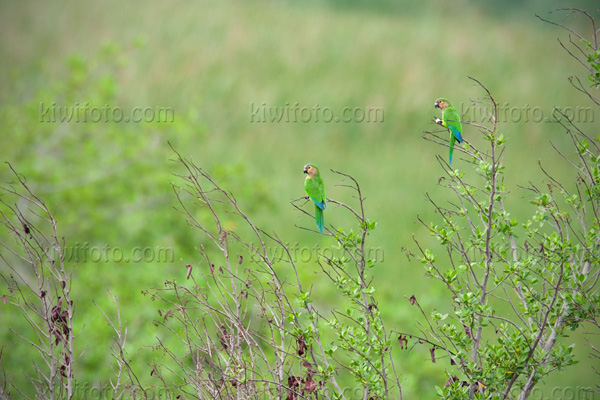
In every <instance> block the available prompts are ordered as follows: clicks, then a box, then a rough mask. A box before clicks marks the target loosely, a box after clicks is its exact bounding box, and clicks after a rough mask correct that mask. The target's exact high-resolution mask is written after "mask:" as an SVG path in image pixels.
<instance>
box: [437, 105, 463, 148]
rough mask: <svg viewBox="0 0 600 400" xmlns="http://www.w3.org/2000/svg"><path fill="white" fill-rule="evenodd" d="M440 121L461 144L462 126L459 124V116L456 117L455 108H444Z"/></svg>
mask: <svg viewBox="0 0 600 400" xmlns="http://www.w3.org/2000/svg"><path fill="white" fill-rule="evenodd" d="M442 120H443V121H444V123H445V125H446V127H447V128H448V129H450V132H452V135H453V136H454V137H455V138H456V140H458V143H462V141H463V138H462V135H461V134H462V124H461V123H460V116H459V115H458V111H456V108H454V107H448V108H446V109H445V110H444V112H443V114H442Z"/></svg>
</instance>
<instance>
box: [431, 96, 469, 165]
mask: <svg viewBox="0 0 600 400" xmlns="http://www.w3.org/2000/svg"><path fill="white" fill-rule="evenodd" d="M435 107H436V108H439V109H440V110H442V119H439V118H436V120H435V122H436V123H438V124H440V125H442V126H443V127H444V128H447V129H448V130H449V131H450V164H452V153H454V142H456V141H457V140H458V143H462V141H463V138H462V136H461V133H462V124H461V123H460V116H459V115H458V111H456V108H455V107H453V106H452V104H450V102H449V101H448V100H447V99H444V98H439V99H437V100H436V101H435Z"/></svg>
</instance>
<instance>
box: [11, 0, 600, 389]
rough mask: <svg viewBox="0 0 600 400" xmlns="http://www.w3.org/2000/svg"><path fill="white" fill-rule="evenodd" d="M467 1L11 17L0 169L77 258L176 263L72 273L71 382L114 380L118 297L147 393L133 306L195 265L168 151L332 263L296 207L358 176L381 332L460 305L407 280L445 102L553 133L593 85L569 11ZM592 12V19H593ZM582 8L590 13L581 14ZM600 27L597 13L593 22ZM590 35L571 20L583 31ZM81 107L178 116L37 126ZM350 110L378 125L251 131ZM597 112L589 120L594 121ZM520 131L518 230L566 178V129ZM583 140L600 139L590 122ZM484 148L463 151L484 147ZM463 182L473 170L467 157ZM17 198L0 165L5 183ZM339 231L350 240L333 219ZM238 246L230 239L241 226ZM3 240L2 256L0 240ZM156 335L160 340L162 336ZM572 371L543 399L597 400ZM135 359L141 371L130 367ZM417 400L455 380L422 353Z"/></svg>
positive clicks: (309, 266)
mask: <svg viewBox="0 0 600 400" xmlns="http://www.w3.org/2000/svg"><path fill="white" fill-rule="evenodd" d="M486 4H487V3H477V4H476V3H475V2H468V1H460V2H441V1H435V2H432V3H429V4H427V5H419V6H416V5H412V6H409V5H408V4H407V3H405V4H402V5H397V4H395V3H393V2H388V1H381V2H359V1H352V2H348V3H344V2H341V1H323V2H320V1H311V2H308V3H305V4H297V3H295V2H288V1H267V0H259V1H232V0H223V1H219V2H208V1H199V2H194V3H192V2H183V1H175V2H169V3H165V2H158V1H151V2H130V3H124V4H122V3H120V2H116V1H113V0H110V1H107V2H75V1H66V2H63V3H62V4H61V5H57V4H52V3H50V2H39V1H35V2H25V3H22V2H3V3H2V5H0V9H1V10H2V12H1V13H0V32H1V33H2V35H1V38H0V131H1V135H2V138H3V139H2V145H1V146H0V160H2V161H9V162H10V163H11V164H12V165H13V166H14V167H15V168H16V169H17V170H18V171H19V172H20V173H21V174H23V175H25V176H26V177H27V180H28V183H29V184H30V185H31V186H32V188H33V189H34V190H36V192H37V193H38V194H39V195H41V196H43V197H44V198H46V199H47V200H48V201H49V203H50V204H52V206H53V207H54V209H55V210H56V215H57V217H58V221H59V223H60V224H61V228H62V234H63V235H65V237H66V239H67V244H68V246H70V247H71V248H74V249H80V251H83V250H82V248H83V247H82V246H84V244H85V243H88V244H89V246H91V247H98V248H101V247H103V246H106V245H108V246H109V247H110V248H116V247H119V248H121V249H123V252H124V253H126V254H129V253H130V252H131V251H132V249H135V248H146V247H149V248H152V249H156V248H163V249H166V248H168V249H172V250H173V257H172V258H170V259H169V260H168V261H167V262H161V261H158V262H142V263H133V262H130V263H126V262H115V260H108V261H106V260H102V261H100V262H96V263H94V262H90V261H89V260H88V262H85V261H82V260H81V258H82V254H81V253H78V254H79V257H80V260H79V262H78V263H77V265H76V267H75V274H74V279H75V281H74V291H75V296H76V298H77V303H76V307H77V309H76V310H77V311H76V312H77V318H78V320H77V324H78V325H77V326H78V328H79V329H80V332H81V333H80V336H79V338H78V340H77V346H78V352H81V351H84V349H85V354H84V356H83V357H82V358H81V360H80V361H79V364H78V367H77V368H78V369H77V373H76V377H77V379H78V380H81V381H85V382H99V381H103V382H106V381H107V380H108V378H109V377H110V376H111V362H112V359H111V357H110V354H109V348H110V345H111V337H112V332H111V330H110V328H109V327H108V326H106V323H105V321H104V320H103V317H102V315H101V314H100V313H99V311H98V310H97V309H96V308H95V307H94V306H93V304H92V302H91V300H92V299H94V300H95V301H96V302H98V304H100V305H101V306H102V307H103V308H105V309H109V310H110V307H111V303H110V298H109V295H108V293H107V289H110V290H111V291H112V292H113V293H114V294H116V295H117V296H118V297H119V298H120V304H121V308H122V314H123V319H124V320H126V321H127V324H128V326H129V342H128V348H129V349H130V352H131V355H132V358H133V359H134V366H135V368H139V369H140V371H142V372H141V374H140V376H142V377H144V379H149V371H148V370H147V369H148V367H147V366H146V364H145V361H147V360H148V359H149V357H152V355H151V354H148V352H144V351H140V352H138V351H137V350H138V349H140V348H142V347H143V346H149V345H152V344H153V343H154V340H155V337H157V336H161V335H164V334H165V333H164V332H161V331H159V330H157V329H156V328H155V327H154V325H153V324H152V320H153V319H154V318H156V317H157V314H156V308H155V306H154V304H153V303H152V302H151V301H150V300H149V299H148V298H146V297H145V296H143V295H142V294H141V291H142V290H143V289H145V288H148V287H160V286H161V285H162V282H163V281H164V280H167V279H176V280H183V279H184V277H185V272H186V270H185V267H184V266H185V264H186V263H190V262H191V263H194V262H196V263H197V262H199V260H198V258H197V254H196V253H195V250H194V248H195V246H198V245H199V243H200V242H201V240H202V239H201V238H200V236H199V232H195V231H192V230H190V229H189V227H188V226H187V225H186V221H185V218H183V216H181V215H180V214H179V213H177V212H176V211H175V210H174V209H173V206H174V205H175V200H174V196H173V194H172V189H171V187H170V182H171V181H173V180H175V179H176V178H175V177H174V176H173V174H174V173H178V172H181V171H180V168H179V166H178V165H177V164H175V163H174V162H173V158H174V157H173V152H172V151H171V149H170V148H169V146H168V144H167V142H170V143H171V144H172V145H173V147H174V148H175V149H177V150H178V151H180V152H181V153H182V155H183V156H185V157H190V158H191V159H192V160H193V161H194V162H195V163H196V164H198V165H199V166H201V167H203V168H204V169H206V170H207V171H208V172H210V173H211V174H213V175H214V177H215V178H216V179H217V180H219V181H220V182H222V184H223V186H224V187H226V188H227V189H229V190H231V191H232V192H234V194H235V195H236V197H237V199H238V200H239V202H240V204H241V205H242V207H244V209H245V210H246V211H247V213H248V214H249V215H251V217H252V218H253V220H254V221H255V223H256V224H257V225H258V226H260V227H262V228H264V229H265V230H267V231H273V232H277V234H279V235H280V236H281V238H282V239H283V240H284V241H285V242H289V243H299V244H300V246H309V247H312V245H313V244H314V243H315V242H317V243H319V244H320V245H321V246H331V245H332V243H331V242H330V240H328V239H327V238H321V237H317V236H316V235H314V234H312V233H309V232H306V231H304V230H300V229H298V228H296V227H295V226H294V225H295V224H296V225H301V226H305V227H306V226H308V227H312V222H311V221H309V220H308V219H306V218H304V217H300V216H299V214H298V212H297V211H295V210H294V209H293V207H292V206H291V205H290V201H291V200H292V199H296V198H298V197H300V196H302V195H303V194H304V193H303V179H304V176H303V174H302V167H303V165H304V164H306V163H307V162H312V163H314V164H316V165H318V166H320V167H321V169H322V170H324V171H325V173H324V179H325V183H326V184H327V190H328V197H331V198H334V199H335V198H341V199H343V198H344V197H345V196H347V192H346V191H344V189H343V188H340V187H337V186H335V185H336V184H339V183H340V181H339V179H338V178H337V177H336V176H335V175H334V174H332V173H331V172H329V169H334V170H338V171H343V172H346V173H349V174H351V175H352V176H354V177H355V178H356V179H357V180H358V181H359V182H360V183H361V185H362V189H363V192H364V193H365V194H366V197H367V207H368V209H367V213H368V214H369V216H370V218H372V219H375V220H377V221H378V222H379V224H378V229H377V230H376V231H375V232H374V233H373V234H372V235H371V239H370V240H371V245H372V246H375V247H381V249H383V255H384V260H383V263H382V264H381V265H380V267H379V269H378V271H377V273H376V276H375V286H376V287H377V288H378V292H377V296H378V299H379V301H380V303H381V304H380V308H381V310H382V312H383V314H384V315H385V319H386V320H387V321H389V322H388V324H389V326H390V327H392V328H394V329H403V330H407V331H410V330H413V331H414V330H416V318H417V314H416V312H415V311H414V310H413V309H411V308H410V307H409V305H408V302H407V301H406V298H407V297H410V296H411V295H412V294H414V293H418V294H420V296H421V298H422V299H421V303H422V304H423V305H424V306H425V307H427V308H434V307H438V308H441V307H444V304H445V303H447V302H448V301H449V299H448V298H447V297H442V296H443V295H444V296H445V293H444V291H443V290H442V288H441V287H440V286H439V285H437V284H436V283H434V282H432V281H431V280H429V279H427V278H425V277H424V276H423V275H424V272H423V269H422V267H421V265H419V264H416V263H409V262H407V259H406V256H405V255H404V253H403V251H402V247H409V248H414V246H413V242H412V236H413V235H414V236H415V237H416V238H417V239H418V240H419V241H420V242H422V243H423V244H424V246H436V243H434V242H431V240H430V238H429V237H428V235H427V232H426V231H425V230H424V229H423V228H422V227H421V226H419V225H418V224H416V223H415V221H416V218H417V215H419V216H421V218H423V219H424V220H426V221H427V220H432V219H435V214H434V213H433V211H432V209H431V207H430V206H428V204H427V203H426V201H425V193H429V194H431V195H432V197H434V198H438V199H440V200H443V199H445V198H447V197H448V196H449V193H447V192H446V191H444V190H441V189H440V188H439V187H438V186H437V180H438V178H439V177H440V176H441V175H442V171H441V169H440V167H439V165H438V164H437V162H436V161H435V156H436V155H437V154H441V155H442V156H444V157H446V153H447V150H446V149H445V148H441V147H438V146H436V145H434V144H432V143H430V142H427V141H425V140H423V139H422V132H423V131H424V130H428V129H434V128H435V126H434V125H433V124H432V122H431V121H432V118H433V117H434V116H436V115H437V114H438V113H439V111H438V110H436V109H434V107H433V102H434V100H435V99H436V98H437V97H440V96H445V97H448V98H449V99H451V100H452V101H453V103H454V104H455V105H459V104H463V105H464V106H468V105H469V99H470V98H479V97H481V96H482V95H483V93H482V91H481V90H480V88H478V87H477V86H476V85H474V84H473V82H472V81H471V80H469V79H468V78H467V77H468V76H471V77H475V78H477V79H478V80H479V81H481V82H482V83H484V84H485V85H486V86H487V87H488V88H489V89H490V91H491V92H492V94H493V95H494V96H495V98H496V99H497V100H498V101H499V102H500V103H501V104H503V103H504V102H508V104H509V106H510V107H512V109H516V110H525V109H527V108H532V107H538V108H539V110H541V112H542V113H543V115H544V118H545V117H547V116H550V114H551V111H552V109H553V107H554V106H558V107H562V108H565V107H571V108H572V109H577V107H578V106H587V105H588V104H587V103H586V101H585V99H584V98H582V96H580V95H578V94H577V92H576V91H575V90H574V89H573V88H572V87H571V86H570V85H569V82H568V80H567V77H568V76H570V75H573V74H576V73H580V72H581V73H582V74H583V71H582V70H581V68H580V66H579V65H578V64H577V63H576V62H575V61H572V60H571V59H569V57H568V55H566V54H565V53H564V52H563V51H562V49H560V46H559V45H558V43H557V41H556V37H558V36H560V35H563V32H560V31H559V30H558V29H557V28H555V27H551V26H548V25H545V24H542V23H541V22H540V21H539V20H538V19H536V18H535V16H534V13H535V12H538V13H540V14H546V13H547V12H548V11H550V10H552V9H553V8H555V7H554V6H558V5H560V4H562V3H560V4H559V2H556V4H555V3H553V2H548V3H542V2H536V3H532V4H530V5H528V6H523V5H520V4H519V3H517V2H514V3H510V4H509V5H507V6H506V9H504V8H503V10H502V12H498V9H497V6H492V5H486ZM583 5H584V6H585V5H586V4H583ZM587 5H589V4H587ZM596 16H598V15H596ZM577 22H578V21H574V23H577ZM76 102H79V104H83V103H85V102H89V104H90V105H91V106H97V107H101V106H103V105H104V104H110V105H112V106H118V107H120V108H122V109H123V110H131V109H133V108H134V107H151V108H156V107H168V108H171V109H172V110H173V111H174V119H173V121H172V122H164V123H161V122H149V123H115V122H108V123H76V122H71V123H52V122H43V121H42V122H40V103H43V104H44V105H46V106H47V105H51V104H52V103H56V105H58V106H60V105H73V104H75V103H76ZM295 102H298V104H299V107H308V108H312V107H313V106H315V105H319V106H320V107H329V108H331V109H332V110H334V112H335V113H340V110H342V109H343V108H344V107H351V108H355V107H359V108H363V109H366V108H368V107H375V108H380V109H382V110H383V113H384V114H383V115H384V119H383V121H381V122H372V123H368V122H361V123H359V122H351V123H344V122H340V123H335V122H330V123H326V122H322V121H320V122H316V121H314V120H311V121H310V122H306V123H302V122H298V123H291V122H290V123H286V122H278V123H277V122H275V123H272V122H256V121H254V122H253V121H252V110H253V109H255V108H253V107H260V106H261V105H262V104H263V103H264V104H266V105H267V106H272V107H282V106H286V104H288V103H289V104H291V105H293V104H294V103H295ZM596 111H597V110H596ZM524 113H525V111H523V114H520V115H521V117H520V118H518V117H517V115H516V114H509V115H508V116H507V121H501V123H502V124H501V131H502V132H503V133H504V135H505V136H506V137H508V138H509V144H508V148H507V152H506V165H507V171H506V185H507V188H508V189H509V190H510V191H512V192H515V196H513V198H512V202H509V206H510V207H512V213H513V214H514V215H517V216H525V215H528V214H530V213H531V212H532V209H531V208H529V204H528V202H527V201H526V200H525V199H524V198H523V196H524V194H523V196H522V195H520V194H518V191H519V189H518V186H519V185H525V184H526V183H527V182H528V181H534V182H543V178H542V176H541V174H540V172H539V170H538V168H537V163H538V160H539V161H541V162H542V163H544V164H546V165H548V166H549V168H550V169H551V170H552V171H553V172H554V173H555V174H557V176H558V177H570V176H572V175H571V174H570V171H565V170H564V168H562V167H561V165H560V164H559V163H557V162H556V160H557V159H558V158H557V156H556V154H555V151H554V150H553V148H552V146H551V144H550V142H552V143H554V144H555V145H556V146H557V147H567V146H568V139H567V137H566V136H565V135H563V134H562V131H561V129H560V127H559V126H557V124H552V123H545V122H539V123H538V122H534V121H533V120H532V118H529V121H525V119H526V118H525V114H524ZM593 117H595V118H592V119H593V120H589V121H588V122H587V123H583V124H582V126H583V127H587V128H588V129H589V128H591V129H595V130H596V131H597V129H598V127H600V125H599V123H598V120H597V118H600V116H597V115H596V116H593ZM478 135H479V134H478V132H477V130H475V129H473V128H472V127H466V129H465V132H464V136H465V137H466V138H468V140H469V141H471V142H473V143H474V144H475V145H482V144H483V143H482V142H483V141H482V140H480V139H479V137H478ZM454 166H455V167H456V168H459V169H462V168H464V167H465V166H466V163H464V162H463V161H461V160H460V156H459V155H458V152H455V164H454ZM8 180H12V178H11V176H10V174H9V171H8V169H7V168H6V167H2V168H1V169H0V181H2V182H6V181H8ZM326 221H327V223H331V224H333V225H344V226H347V225H348V221H347V220H344V219H343V218H342V217H341V216H340V215H338V214H336V212H335V209H334V208H331V209H329V210H328V212H327V214H326ZM233 228H235V227H233ZM0 240H4V238H2V237H0ZM303 268H304V269H303V276H302V279H303V280H304V281H306V282H307V283H310V284H314V289H313V293H315V296H316V299H317V300H318V301H320V302H322V303H323V305H324V306H329V305H330V303H331V301H332V298H333V297H332V296H333V295H334V293H333V291H332V289H329V288H326V287H325V285H324V284H323V282H322V280H321V281H319V280H318V279H317V278H318V275H317V271H318V267H317V266H316V265H315V263H314V260H313V262H308V263H305V265H304V266H303ZM0 307H2V313H1V314H2V326H3V328H2V329H1V330H0V341H1V342H2V343H3V344H5V345H7V349H10V351H8V350H5V352H4V354H3V358H2V365H3V367H4V368H5V369H6V370H7V371H12V372H13V373H14V375H13V380H14V381H15V382H21V383H22V382H24V381H25V380H24V378H23V376H22V375H21V374H20V373H19V372H18V371H20V370H21V369H25V368H28V365H29V362H28V354H30V353H31V351H32V350H31V349H30V348H29V347H28V346H26V345H24V344H22V343H21V342H18V341H17V340H16V339H15V338H14V337H13V336H12V335H11V334H10V333H9V332H8V331H7V329H5V327H7V326H11V327H14V328H15V329H18V328H19V327H23V325H24V321H22V320H21V319H19V318H20V317H19V316H18V315H17V314H15V313H14V311H11V310H10V309H7V307H6V306H1V305H0ZM161 337H162V336H161ZM576 340H577V347H576V352H577V354H578V356H579V360H580V364H578V365H576V366H574V367H573V368H571V369H570V370H568V371H565V372H562V373H558V374H555V375H554V377H553V378H552V382H545V384H544V385H546V387H547V388H554V387H556V386H557V385H559V386H572V387H581V386H585V387H588V386H591V383H592V382H593V380H594V378H595V377H596V375H595V374H594V373H593V371H592V370H591V368H590V366H591V360H589V359H587V358H586V357H585V353H583V352H582V351H581V350H582V348H583V345H584V341H583V340H582V338H581V337H579V336H577V337H576ZM136 355H137V358H136ZM398 359H399V369H400V371H403V372H402V373H403V379H404V387H403V390H404V393H405V396H406V398H409V399H410V398H419V399H433V398H435V391H434V385H443V384H444V382H445V381H446V379H447V377H445V376H444V374H443V365H440V364H431V362H430V361H429V354H428V351H426V350H423V349H419V348H416V349H414V350H412V351H411V352H408V353H402V354H399V357H398Z"/></svg>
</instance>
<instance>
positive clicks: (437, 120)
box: [434, 117, 442, 125]
mask: <svg viewBox="0 0 600 400" xmlns="http://www.w3.org/2000/svg"><path fill="white" fill-rule="evenodd" d="M434 122H435V123H436V124H438V125H441V124H442V120H441V119H440V118H437V117H436V119H435V120H434Z"/></svg>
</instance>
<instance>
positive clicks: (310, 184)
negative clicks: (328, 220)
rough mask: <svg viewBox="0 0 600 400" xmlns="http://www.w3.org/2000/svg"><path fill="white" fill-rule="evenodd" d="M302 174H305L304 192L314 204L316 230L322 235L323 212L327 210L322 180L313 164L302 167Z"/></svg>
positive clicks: (323, 224)
mask: <svg viewBox="0 0 600 400" xmlns="http://www.w3.org/2000/svg"><path fill="white" fill-rule="evenodd" d="M304 173H305V174H307V177H306V180H305V181H304V190H305V191H306V194H307V195H308V197H310V199H311V200H312V201H313V203H315V219H316V221H317V228H319V232H321V234H323V229H324V228H325V219H324V218H323V210H324V209H326V208H327V199H326V198H325V185H324V184H323V178H321V174H319V169H318V168H317V167H315V166H314V165H313V164H306V165H305V166H304Z"/></svg>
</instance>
